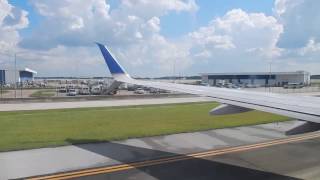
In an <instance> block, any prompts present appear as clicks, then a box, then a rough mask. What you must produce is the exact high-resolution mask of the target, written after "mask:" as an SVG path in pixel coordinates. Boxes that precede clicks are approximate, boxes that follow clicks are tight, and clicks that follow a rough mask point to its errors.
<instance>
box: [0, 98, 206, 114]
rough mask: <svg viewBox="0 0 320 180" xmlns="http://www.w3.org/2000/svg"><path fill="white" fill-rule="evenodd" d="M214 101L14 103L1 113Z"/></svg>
mask: <svg viewBox="0 0 320 180" xmlns="http://www.w3.org/2000/svg"><path fill="white" fill-rule="evenodd" d="M208 101H212V99H211V98H207V97H185V98H182V97H181V98H140V99H121V100H119V99H109V100H99V101H75V102H44V103H21V104H17V103H13V104H0V111H22V110H48V109H70V108H86V107H111V106H130V105H152V104H172V103H189V102H208Z"/></svg>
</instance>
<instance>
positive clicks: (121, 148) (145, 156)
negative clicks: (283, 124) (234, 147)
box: [66, 139, 297, 180]
mask: <svg viewBox="0 0 320 180" xmlns="http://www.w3.org/2000/svg"><path fill="white" fill-rule="evenodd" d="M66 141H68V142H69V143H71V144H74V145H75V146H77V147H79V148H81V149H84V150H87V151H90V152H93V153H96V154H99V155H102V156H105V157H107V158H110V159H113V160H116V161H119V162H121V163H132V162H140V161H145V160H154V159H159V158H164V157H174V156H180V157H181V156H182V157H184V155H180V154H175V153H170V152H165V151H159V150H154V149H147V148H142V147H136V146H130V145H125V144H120V143H114V142H104V143H93V144H79V143H81V142H85V141H86V142H88V141H89V142H99V141H98V140H80V139H67V140H66ZM92 178H94V179H117V180H118V179H129V178H131V179H132V178H133V179H150V178H151V179H158V180H170V179H174V180H179V179H183V180H207V179H208V180H209V179H210V180H212V179H223V180H233V179H259V180H271V179H272V180H296V179H297V178H292V177H288V176H283V175H279V174H275V173H270V172H265V171H261V170H256V169H250V168H246V167H240V166H236V165H231V164H225V163H221V162H215V161H213V160H207V159H199V158H193V159H188V160H182V161H177V162H171V163H165V164H159V165H153V166H145V167H135V169H131V170H124V171H118V172H112V173H108V174H100V175H95V176H90V177H83V178H81V179H92Z"/></svg>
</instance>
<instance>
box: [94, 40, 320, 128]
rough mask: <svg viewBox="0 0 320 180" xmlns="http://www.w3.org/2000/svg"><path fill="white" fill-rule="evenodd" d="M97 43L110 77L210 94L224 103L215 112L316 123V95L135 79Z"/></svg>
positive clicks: (319, 113) (319, 116)
mask: <svg viewBox="0 0 320 180" xmlns="http://www.w3.org/2000/svg"><path fill="white" fill-rule="evenodd" d="M97 45H98V46H99V48H100V50H101V53H102V55H103V57H104V59H105V62H106V64H107V66H108V68H109V70H110V72H111V74H112V76H113V78H114V79H115V80H116V81H118V82H125V83H130V84H136V85H142V86H147V87H153V88H157V89H164V90H169V91H177V92H183V93H189V94H195V95H201V96H207V97H211V98H213V100H214V101H217V102H220V103H222V104H224V105H223V106H221V107H219V108H216V109H214V110H213V111H217V113H216V114H219V112H221V111H225V110H226V111H227V112H231V113H232V112H244V111H246V110H250V109H255V110H259V111H265V112H270V113H274V114H279V115H283V116H288V117H291V118H296V119H299V120H304V121H308V122H314V123H320V98H317V97H307V96H293V95H284V94H275V93H265V92H249V91H245V90H236V89H226V88H216V87H205V86H195V85H186V84H175V83H165V82H153V81H145V80H136V79H133V78H131V77H130V75H129V74H128V73H126V72H125V70H124V68H122V66H121V65H120V64H119V63H118V62H117V60H116V59H115V58H114V56H113V55H112V54H111V52H110V51H109V50H108V49H107V47H106V46H104V45H102V44H99V43H97ZM226 107H227V108H226ZM213 114H215V113H214V112H213Z"/></svg>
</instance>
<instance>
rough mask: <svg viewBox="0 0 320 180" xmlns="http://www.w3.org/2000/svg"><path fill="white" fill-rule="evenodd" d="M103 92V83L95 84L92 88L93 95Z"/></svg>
mask: <svg viewBox="0 0 320 180" xmlns="http://www.w3.org/2000/svg"><path fill="white" fill-rule="evenodd" d="M101 92H102V87H101V85H99V86H94V87H92V88H91V94H93V95H100V94H101Z"/></svg>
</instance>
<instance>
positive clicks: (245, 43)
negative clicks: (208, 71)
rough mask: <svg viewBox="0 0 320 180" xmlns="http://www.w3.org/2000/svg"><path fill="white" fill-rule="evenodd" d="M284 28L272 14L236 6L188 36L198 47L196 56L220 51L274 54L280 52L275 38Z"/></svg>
mask: <svg viewBox="0 0 320 180" xmlns="http://www.w3.org/2000/svg"><path fill="white" fill-rule="evenodd" d="M281 32H282V25H281V24H279V23H278V22H277V20H276V19H275V18H274V17H272V16H266V15H264V14H262V13H246V12H245V11H243V10H241V9H234V10H231V11H229V12H227V13H226V14H225V15H224V16H223V17H218V18H216V19H214V20H212V21H211V22H210V24H209V25H208V26H206V27H201V28H199V30H197V31H195V32H192V33H190V34H189V37H190V38H191V39H192V41H193V43H194V44H195V48H196V49H197V51H198V53H196V56H197V57H206V58H214V57H213V56H212V55H214V54H216V53H217V51H219V53H220V54H221V53H226V54H228V53H230V52H232V53H235V55H236V54H238V55H240V54H243V53H255V55H257V57H259V56H258V55H260V56H264V57H268V58H273V57H275V56H277V55H278V54H279V52H278V48H277V47H276V42H277V39H278V37H279V35H280V34H281ZM240 57H241V56H240ZM235 61H236V60H235Z"/></svg>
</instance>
